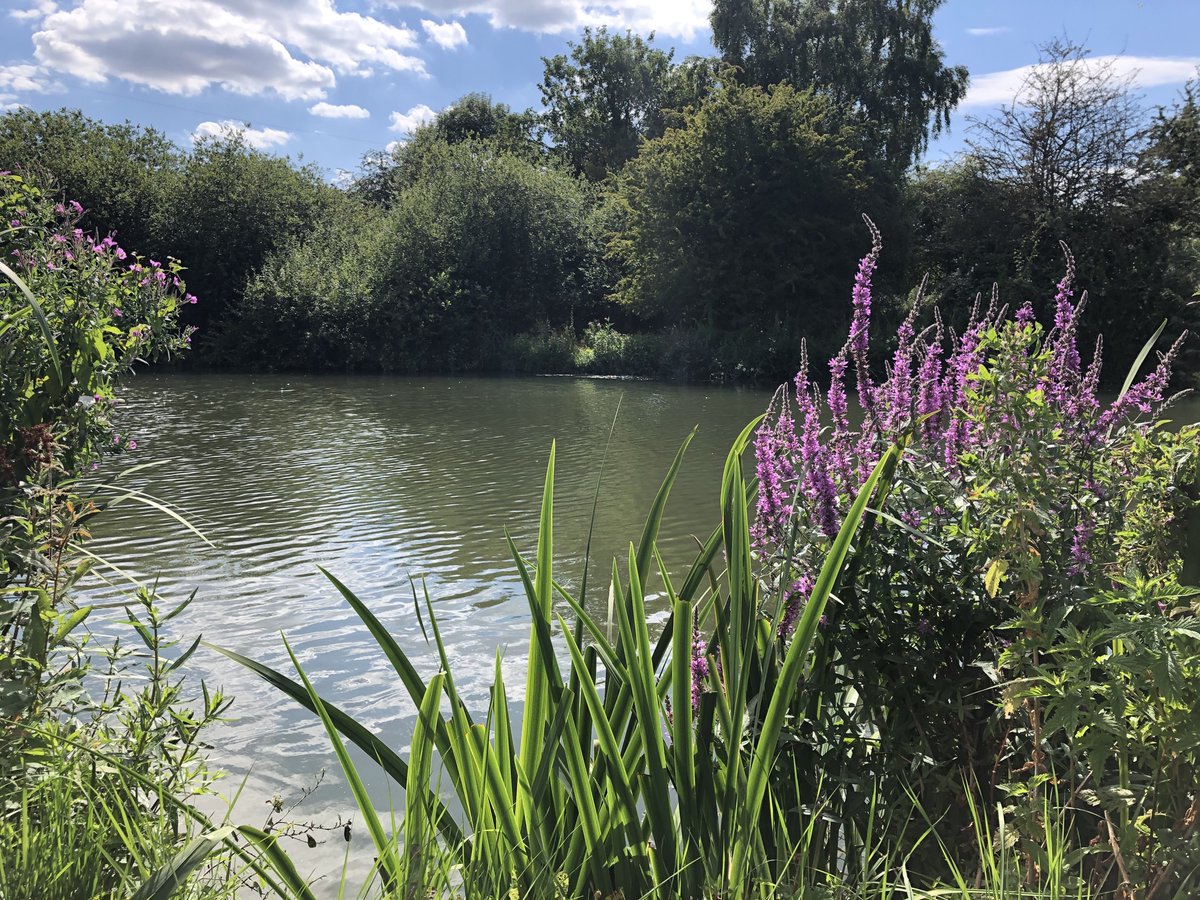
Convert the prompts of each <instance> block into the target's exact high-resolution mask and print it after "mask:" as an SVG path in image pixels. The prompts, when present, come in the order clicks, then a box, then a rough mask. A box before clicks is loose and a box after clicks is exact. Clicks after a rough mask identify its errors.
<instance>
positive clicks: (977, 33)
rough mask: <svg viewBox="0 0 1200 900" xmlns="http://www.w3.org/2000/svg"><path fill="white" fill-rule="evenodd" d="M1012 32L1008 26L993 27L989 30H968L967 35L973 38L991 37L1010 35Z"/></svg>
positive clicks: (988, 28)
mask: <svg viewBox="0 0 1200 900" xmlns="http://www.w3.org/2000/svg"><path fill="white" fill-rule="evenodd" d="M1010 31H1012V29H1011V28H1009V27H1008V26H1007V25H993V26H989V27H987V28H968V29H967V34H969V35H970V36H971V37H991V36H992V35H996V34H1008V32H1010Z"/></svg>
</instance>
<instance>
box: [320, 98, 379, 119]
mask: <svg viewBox="0 0 1200 900" xmlns="http://www.w3.org/2000/svg"><path fill="white" fill-rule="evenodd" d="M308 111H309V112H310V113H312V114H313V115H314V116H320V117H321V118H323V119H369V118H371V111H370V110H368V109H363V108H362V107H361V106H355V105H354V104H353V103H348V104H346V105H345V106H337V105H335V104H333V103H325V102H324V101H322V102H321V103H317V104H315V105H313V106H310V107H309V108H308Z"/></svg>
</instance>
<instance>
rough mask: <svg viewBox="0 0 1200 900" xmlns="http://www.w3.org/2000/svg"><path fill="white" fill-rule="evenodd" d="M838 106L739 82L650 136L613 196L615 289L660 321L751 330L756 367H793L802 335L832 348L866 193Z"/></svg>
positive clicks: (785, 89) (751, 360)
mask: <svg viewBox="0 0 1200 900" xmlns="http://www.w3.org/2000/svg"><path fill="white" fill-rule="evenodd" d="M835 118H836V115H835V112H834V110H833V109H832V108H831V105H830V103H829V101H828V100H826V99H824V98H822V97H819V96H816V95H814V94H813V93H812V92H802V91H797V90H796V89H794V88H792V87H790V86H788V85H777V86H775V87H772V88H769V89H766V90H764V89H762V88H758V87H745V86H741V85H738V84H736V83H734V84H729V85H726V86H725V87H723V88H721V89H720V90H719V91H718V92H717V93H716V94H715V95H714V96H713V97H712V98H711V99H710V100H709V101H708V102H707V103H705V104H704V105H703V106H702V107H700V109H699V110H698V111H696V112H695V113H693V114H692V115H690V116H689V117H688V119H687V124H686V127H684V128H680V129H671V130H668V131H667V132H666V133H665V134H664V135H663V136H662V137H661V138H659V139H658V140H655V141H650V142H649V143H647V144H646V145H645V146H644V147H643V149H642V152H641V154H640V155H639V156H638V157H637V158H636V159H635V160H633V161H632V162H630V163H629V165H628V166H627V167H626V169H625V171H624V173H623V174H622V176H621V178H620V181H619V185H618V190H617V193H616V195H615V197H614V202H615V203H616V204H617V207H618V211H619V213H620V214H621V217H622V219H623V222H622V225H621V227H620V228H619V230H618V231H617V232H616V233H615V234H614V236H613V237H612V240H611V243H610V250H611V252H612V254H613V255H615V257H616V258H617V259H618V261H619V262H620V264H621V265H622V266H623V273H624V275H623V278H622V279H621V282H620V285H619V288H618V291H617V297H618V299H619V300H620V301H621V302H622V303H624V304H626V305H628V306H631V307H633V308H635V309H637V310H639V311H640V312H642V313H643V314H644V315H645V316H646V317H647V318H649V319H651V320H654V321H658V322H661V323H663V324H675V323H689V322H692V323H698V324H700V325H701V326H703V327H705V328H708V329H711V330H714V331H716V330H719V331H724V332H730V331H732V332H738V333H740V334H742V335H743V336H744V337H745V338H746V342H747V347H746V351H745V352H744V353H743V355H742V358H741V360H739V361H740V362H741V363H742V364H743V366H744V367H748V369H749V371H752V372H753V371H757V372H759V373H762V374H772V375H774V374H778V373H777V372H776V371H774V370H775V369H776V367H780V368H782V367H786V366H794V364H795V362H796V361H797V359H798V358H799V356H798V341H799V337H800V336H801V335H805V334H806V335H808V336H809V338H810V339H813V340H816V342H817V343H818V344H819V345H820V346H819V347H818V348H816V350H817V352H820V353H824V351H825V349H828V348H827V347H825V346H824V345H825V343H827V341H825V340H824V338H825V337H828V336H829V335H830V334H831V333H833V332H835V331H836V330H837V329H839V327H840V326H841V325H843V324H844V319H845V309H846V303H845V296H844V295H845V284H846V281H847V279H848V277H849V273H850V269H851V266H850V265H849V264H848V262H847V261H848V260H853V259H854V252H855V251H854V248H855V247H857V246H858V244H859V243H860V242H861V241H860V239H859V232H860V231H861V227H862V226H861V221H860V219H859V210H861V209H862V208H863V203H864V200H865V198H864V196H863V193H862V191H863V187H864V184H863V181H862V179H861V177H860V176H861V172H862V168H863V167H862V162H861V159H860V158H859V156H858V154H857V152H856V149H855V148H856V147H857V146H858V135H857V134H856V133H855V132H854V131H853V130H852V129H850V128H849V127H846V126H841V127H839V126H837V125H836V124H835V121H834V120H835ZM830 339H832V338H830ZM773 346H774V347H776V348H780V349H781V352H782V356H781V358H779V359H778V360H777V361H776V362H770V361H769V360H768V358H767V357H768V353H769V350H770V348H772V347H773Z"/></svg>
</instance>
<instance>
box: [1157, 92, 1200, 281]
mask: <svg viewBox="0 0 1200 900" xmlns="http://www.w3.org/2000/svg"><path fill="white" fill-rule="evenodd" d="M1148 156H1149V160H1150V162H1151V164H1152V165H1154V166H1155V167H1156V169H1157V170H1158V172H1159V173H1160V174H1161V175H1162V176H1163V177H1164V178H1165V179H1166V180H1168V181H1169V182H1171V183H1172V184H1173V185H1174V186H1175V188H1176V189H1177V191H1178V193H1179V197H1180V200H1181V205H1182V212H1183V223H1184V224H1185V225H1186V227H1187V228H1188V230H1189V236H1190V239H1191V242H1193V243H1194V242H1195V241H1196V240H1197V239H1198V238H1200V233H1198V231H1197V227H1198V226H1200V79H1196V80H1193V81H1191V82H1189V83H1188V84H1187V85H1186V86H1185V87H1184V89H1183V94H1182V97H1181V98H1180V102H1178V103H1176V104H1175V105H1174V107H1173V108H1171V109H1169V110H1167V109H1162V110H1159V113H1158V116H1157V117H1156V119H1155V122H1154V125H1153V126H1152V128H1151V131H1150V152H1149V154H1148ZM1195 277H1196V278H1198V279H1200V272H1197V274H1196V276H1195Z"/></svg>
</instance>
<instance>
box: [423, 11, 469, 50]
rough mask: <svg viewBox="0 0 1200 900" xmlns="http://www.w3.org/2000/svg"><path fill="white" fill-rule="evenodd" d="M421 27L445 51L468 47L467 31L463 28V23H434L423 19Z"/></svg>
mask: <svg viewBox="0 0 1200 900" xmlns="http://www.w3.org/2000/svg"><path fill="white" fill-rule="evenodd" d="M421 27H422V28H424V29H425V33H426V34H427V35H429V39H430V40H431V41H433V42H434V43H435V44H437V45H438V46H439V47H441V48H442V49H443V50H453V49H454V48H456V47H463V46H466V43H467V29H465V28H463V27H462V23H461V22H433V21H430V20H429V19H422V20H421Z"/></svg>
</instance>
